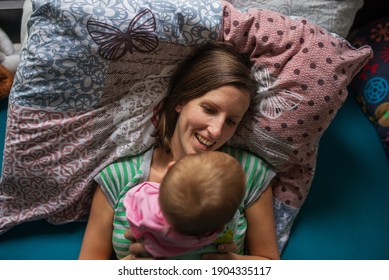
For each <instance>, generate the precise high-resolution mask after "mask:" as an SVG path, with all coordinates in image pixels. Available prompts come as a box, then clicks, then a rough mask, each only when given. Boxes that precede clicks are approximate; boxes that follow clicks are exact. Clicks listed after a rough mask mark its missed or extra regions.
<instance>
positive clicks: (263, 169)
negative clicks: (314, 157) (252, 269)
mask: <svg viewBox="0 0 389 280" xmlns="http://www.w3.org/2000/svg"><path fill="white" fill-rule="evenodd" d="M153 151H154V148H153V147H152V148H150V149H149V150H147V151H146V152H144V153H143V154H140V155H137V156H132V157H127V158H122V159H120V160H118V161H116V162H114V163H112V164H110V165H108V166H107V167H106V168H104V169H103V170H102V171H101V172H100V173H99V174H98V175H97V176H96V177H95V180H96V181H97V182H98V183H99V184H100V186H101V188H102V190H103V192H104V193H105V195H106V196H107V199H108V201H109V202H110V204H111V206H112V207H113V209H114V211H115V214H114V221H113V235H112V242H113V248H114V250H115V253H116V255H117V257H118V258H123V257H125V256H127V255H128V254H129V251H128V247H129V245H130V241H129V240H127V239H126V238H125V237H124V232H125V231H126V230H127V229H128V228H129V225H128V222H127V220H126V211H125V208H124V206H123V199H124V196H125V194H126V193H127V191H128V190H129V189H130V188H132V187H133V186H135V185H137V184H139V183H142V182H144V181H147V180H148V177H149V172H150V166H151V159H152V156H153ZM221 151H223V152H226V153H228V154H230V155H231V156H233V157H235V158H236V159H237V160H238V161H239V162H240V163H241V165H242V167H243V170H244V172H245V174H246V180H247V185H246V191H245V195H244V199H243V201H242V203H241V205H240V207H239V209H238V210H239V215H238V217H239V218H238V222H237V224H238V226H237V232H235V234H234V242H235V243H236V245H237V246H238V251H237V252H238V253H240V254H243V252H244V239H245V234H246V230H247V221H246V219H245V216H244V210H245V209H246V208H248V207H249V206H250V205H252V204H253V203H254V202H255V201H256V200H257V199H258V198H259V196H260V195H261V193H262V192H263V191H264V190H265V189H266V187H267V186H268V185H269V183H270V181H271V179H272V178H273V177H274V176H275V173H274V171H273V170H271V169H270V167H269V165H268V164H267V163H266V162H265V161H263V160H262V159H260V158H258V157H257V156H254V155H252V154H249V153H247V152H245V151H242V150H238V149H234V148H231V147H223V148H222V149H221ZM193 256H195V254H193ZM188 258H189V259H190V258H191V257H190V256H189V257H188ZM193 258H195V257H193Z"/></svg>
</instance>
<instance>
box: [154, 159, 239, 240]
mask: <svg viewBox="0 0 389 280" xmlns="http://www.w3.org/2000/svg"><path fill="white" fill-rule="evenodd" d="M245 187H246V178H245V173H244V171H243V169H242V166H241V165H240V163H239V162H238V161H237V160H236V159H235V158H233V157H232V156H230V155H228V154H226V153H223V152H217V151H212V152H203V153H199V154H192V155H187V156H185V157H184V158H182V159H180V160H178V161H177V162H176V163H175V164H174V165H173V166H172V167H171V168H170V169H169V170H168V172H167V174H166V176H165V178H164V179H163V180H162V183H161V187H160V195H159V201H160V205H161V210H162V213H163V214H164V216H165V218H166V219H167V221H168V222H169V223H170V224H171V225H172V226H173V228H174V229H175V230H177V231H178V232H181V233H183V234H188V235H194V236H200V235H202V234H206V233H209V232H211V231H214V230H216V229H219V228H221V227H223V226H224V225H225V224H226V223H227V222H228V221H229V220H230V219H231V218H232V217H233V216H234V214H235V212H236V210H237V209H238V207H239V205H240V204H241V202H242V200H243V196H244V192H245Z"/></svg>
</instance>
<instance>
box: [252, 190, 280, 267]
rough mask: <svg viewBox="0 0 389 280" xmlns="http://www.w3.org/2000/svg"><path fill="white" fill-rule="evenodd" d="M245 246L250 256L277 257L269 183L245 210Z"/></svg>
mask: <svg viewBox="0 0 389 280" xmlns="http://www.w3.org/2000/svg"><path fill="white" fill-rule="evenodd" d="M245 216H246V220H247V235H246V241H247V248H248V253H249V255H251V256H258V257H259V258H261V259H271V260H274V259H279V258H280V255H279V252H278V246H277V236H276V229H275V222H274V208H273V191H272V187H271V186H270V185H269V186H268V187H267V188H266V190H265V191H264V192H263V193H262V195H261V196H260V197H259V199H257V201H255V202H254V203H253V204H252V205H251V206H250V207H249V208H247V209H246V210H245Z"/></svg>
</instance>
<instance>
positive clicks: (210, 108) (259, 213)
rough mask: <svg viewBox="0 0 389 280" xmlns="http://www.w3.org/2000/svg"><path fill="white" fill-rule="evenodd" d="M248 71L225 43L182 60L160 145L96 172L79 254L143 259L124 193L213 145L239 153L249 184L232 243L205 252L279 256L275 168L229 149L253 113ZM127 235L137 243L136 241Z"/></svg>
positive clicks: (162, 124) (159, 135) (155, 179)
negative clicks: (271, 183)
mask: <svg viewBox="0 0 389 280" xmlns="http://www.w3.org/2000/svg"><path fill="white" fill-rule="evenodd" d="M250 68H251V66H250V63H249V61H248V60H247V59H246V58H244V57H243V56H242V55H240V54H238V53H237V52H236V51H235V50H234V48H233V47H232V46H230V45H227V44H223V43H212V44H208V45H206V46H204V47H202V48H200V49H199V50H197V51H196V52H195V53H194V55H193V56H191V57H190V58H188V59H187V60H186V61H184V62H183V63H182V64H181V66H180V67H179V68H178V69H177V71H176V72H175V74H174V75H173V77H172V80H171V84H170V88H169V91H168V94H167V96H166V98H165V99H164V102H163V106H162V108H161V111H160V119H159V124H158V128H157V131H156V133H155V135H154V136H155V137H156V140H157V144H156V145H155V146H153V147H152V148H150V149H149V150H148V151H146V152H145V153H143V154H141V155H139V156H135V157H131V158H126V159H122V160H119V161H118V162H116V163H114V164H112V165H110V166H108V167H107V168H105V169H104V170H103V171H101V172H100V174H99V175H98V176H97V177H96V180H97V182H98V183H99V184H100V186H99V187H98V188H97V190H96V193H95V195H94V198H93V202H92V207H91V213H90V217H89V221H88V225H87V228H86V232H85V236H84V240H83V243H82V247H81V252H80V256H79V258H80V259H109V258H111V255H112V251H113V249H114V250H115V252H116V255H117V256H118V257H119V258H123V259H135V258H138V257H140V255H141V253H142V252H144V247H143V245H142V244H141V243H137V242H135V240H133V239H132V237H131V231H130V230H129V231H127V232H126V230H127V229H128V223H127V221H125V219H123V218H122V215H123V213H124V211H125V210H124V208H123V206H122V199H123V197H124V194H125V193H126V192H127V190H128V189H129V188H131V187H132V186H134V185H135V184H137V183H140V182H142V181H146V180H147V181H153V182H159V183H160V182H161V181H162V178H163V176H164V175H165V173H166V170H167V167H168V165H169V163H170V162H171V161H176V160H178V159H180V158H182V157H183V156H185V155H187V154H193V153H201V152H203V151H209V150H212V151H213V150H222V151H224V152H228V153H229V154H231V155H232V156H234V157H236V158H237V159H238V160H239V161H240V162H241V164H242V166H243V168H244V170H245V174H246V178H247V182H248V183H247V187H246V194H245V199H244V203H243V204H242V207H241V208H240V211H241V217H240V225H239V232H238V233H237V235H236V237H234V243H232V244H222V245H220V246H219V253H215V254H206V255H204V256H203V257H204V258H208V259H278V258H279V253H278V249H277V241H276V234H275V225H274V217H273V204H272V189H271V187H270V186H269V181H270V180H271V179H272V178H273V176H274V172H273V171H271V170H270V169H269V168H268V166H267V165H266V163H264V162H263V161H262V160H260V159H258V158H256V157H254V156H253V155H250V154H248V153H246V152H243V151H238V150H235V149H232V148H228V147H224V144H226V142H227V141H228V140H229V139H231V137H232V136H233V135H234V133H235V131H236V128H237V126H238V124H239V123H240V122H241V120H242V119H243V117H244V116H245V114H246V112H247V111H248V110H249V106H250V101H251V95H252V93H253V90H254V89H255V83H254V81H253V79H252V76H251V72H250ZM127 168H128V170H127ZM127 173H130V175H129V176H127ZM125 232H126V233H125ZM124 235H126V237H127V238H128V239H131V240H132V244H131V245H130V242H129V241H128V240H127V239H126V238H124ZM244 247H245V248H244ZM130 252H131V253H130Z"/></svg>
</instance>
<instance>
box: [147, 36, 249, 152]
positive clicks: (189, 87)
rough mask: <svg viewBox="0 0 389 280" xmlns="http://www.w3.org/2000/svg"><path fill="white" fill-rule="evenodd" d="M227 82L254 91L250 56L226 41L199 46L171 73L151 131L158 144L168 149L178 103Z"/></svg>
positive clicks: (182, 102)
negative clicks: (165, 94)
mask: <svg viewBox="0 0 389 280" xmlns="http://www.w3.org/2000/svg"><path fill="white" fill-rule="evenodd" d="M226 85H232V86H235V87H237V88H238V89H240V90H242V91H246V92H249V93H250V94H251V93H252V92H253V91H254V88H255V83H254V80H253V78H252V74H251V63H250V60H249V59H248V58H247V57H246V56H244V55H242V54H240V53H238V52H237V51H236V49H235V48H234V46H232V45H230V44H227V43H222V42H213V43H208V44H207V45H205V46H202V47H200V48H198V49H197V50H196V51H195V52H194V53H193V55H191V56H190V57H188V58H187V59H186V60H184V61H183V63H182V64H180V66H179V67H178V68H177V69H176V71H175V72H174V74H173V76H172V79H171V81H170V86H169V90H168V94H167V96H166V97H165V98H164V100H163V104H162V107H161V110H160V116H159V124H158V127H157V131H156V132H155V134H154V136H155V137H156V141H157V144H158V145H160V146H161V147H162V148H164V149H165V150H166V151H167V152H168V153H170V152H171V147H170V142H171V138H172V136H173V133H174V129H175V127H176V123H177V119H178V113H177V112H176V107H177V105H182V104H185V103H187V102H188V101H190V100H192V99H194V98H198V97H201V96H203V95H204V94H206V93H207V92H209V91H211V90H214V89H217V88H219V87H222V86H226Z"/></svg>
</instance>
